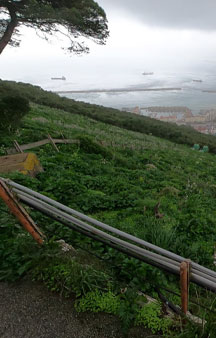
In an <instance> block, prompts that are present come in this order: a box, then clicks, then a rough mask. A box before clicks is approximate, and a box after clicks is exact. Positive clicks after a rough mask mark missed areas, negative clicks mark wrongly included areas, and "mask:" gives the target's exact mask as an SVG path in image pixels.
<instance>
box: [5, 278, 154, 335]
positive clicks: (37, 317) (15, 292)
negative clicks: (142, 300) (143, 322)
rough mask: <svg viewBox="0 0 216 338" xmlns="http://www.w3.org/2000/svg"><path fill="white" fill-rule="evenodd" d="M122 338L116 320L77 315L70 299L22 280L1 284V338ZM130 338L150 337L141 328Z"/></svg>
mask: <svg viewBox="0 0 216 338" xmlns="http://www.w3.org/2000/svg"><path fill="white" fill-rule="evenodd" d="M117 337H118V338H123V337H124V336H123V334H122V332H121V326H120V322H119V321H118V319H117V318H116V317H114V316H112V315H107V314H103V313H98V314H94V313H81V314H78V313H77V312H76V311H75V310H74V307H73V301H72V300H71V299H65V298H61V297H60V296H59V295H56V294H53V293H51V292H49V291H47V290H46V289H45V288H44V286H43V285H39V284H35V283H31V282H28V281H24V282H23V281H22V282H20V283H16V284H15V285H12V284H7V283H0V338H117ZM128 337H130V338H138V337H139V338H142V337H152V336H151V334H150V333H149V332H146V331H145V330H143V328H142V329H141V328H136V329H132V330H131V331H130V333H129V335H128Z"/></svg>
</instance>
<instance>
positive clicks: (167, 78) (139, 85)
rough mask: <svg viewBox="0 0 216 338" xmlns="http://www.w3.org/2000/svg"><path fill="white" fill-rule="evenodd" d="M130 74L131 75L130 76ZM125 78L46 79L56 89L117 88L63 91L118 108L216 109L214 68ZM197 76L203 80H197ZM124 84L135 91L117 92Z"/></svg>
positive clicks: (78, 97)
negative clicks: (116, 79) (167, 89)
mask: <svg viewBox="0 0 216 338" xmlns="http://www.w3.org/2000/svg"><path fill="white" fill-rule="evenodd" d="M129 75H130V76H129ZM129 75H128V76H125V78H124V77H123V78H121V81H115V76H114V80H113V81H110V82H106V79H104V81H103V79H101V81H95V82H94V79H93V80H92V81H91V80H90V79H89V78H88V79H86V81H85V79H82V83H73V82H71V81H70V80H68V79H66V81H57V82H55V83H54V81H53V82H49V83H46V85H45V86H43V87H45V89H49V90H53V91H64V90H65V91H70V90H71V91H76V90H92V89H93V90H95V89H99V90H103V89H105V90H106V89H108V90H113V91H109V92H106V91H104V92H103V91H102V92H94V93H86V92H85V93H61V94H60V95H61V96H65V97H67V98H70V99H75V100H78V101H83V102H87V103H93V104H97V105H103V106H106V107H113V108H118V109H123V108H131V107H135V106H139V107H150V106H187V107H188V108H189V109H191V110H192V112H193V113H194V114H197V113H199V112H200V110H208V109H216V93H209V92H204V91H205V90H210V91H214V90H215V91H216V73H214V72H212V71H211V72H207V71H206V72H191V73H190V72H187V73H186V72H164V73H163V72H157V73H154V74H153V75H142V73H141V72H139V74H134V76H133V74H129ZM194 80H201V82H196V81H194ZM118 88H124V89H129V90H133V91H129V92H125V91H122V92H121V91H120V92H115V89H118ZM155 88H181V90H169V91H162V90H161V91H143V92H142V91H136V89H155Z"/></svg>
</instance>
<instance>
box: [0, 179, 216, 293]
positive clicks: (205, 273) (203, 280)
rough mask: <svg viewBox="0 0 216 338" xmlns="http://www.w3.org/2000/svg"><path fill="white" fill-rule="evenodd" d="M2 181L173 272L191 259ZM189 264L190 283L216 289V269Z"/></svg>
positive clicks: (81, 228) (25, 198) (29, 200)
mask: <svg viewBox="0 0 216 338" xmlns="http://www.w3.org/2000/svg"><path fill="white" fill-rule="evenodd" d="M2 180H3V181H4V182H5V183H6V184H7V185H8V186H9V187H10V188H11V191H12V192H14V193H15V194H16V195H17V196H18V198H19V199H20V200H21V201H22V202H24V203H25V204H27V205H29V206H31V207H32V208H34V209H36V210H39V211H40V212H42V213H43V214H45V215H47V216H49V217H51V218H52V219H55V220H57V221H59V222H60V223H62V224H64V225H66V226H68V227H70V228H71V229H73V230H75V231H78V232H80V233H82V234H84V235H86V236H88V237H90V238H93V239H94V240H97V241H100V242H102V243H105V244H107V245H109V246H110V247H113V248H115V249H116V250H118V251H121V252H123V253H125V254H127V255H129V256H131V257H135V258H137V259H139V260H140V261H143V262H146V263H148V264H151V265H153V266H155V267H158V268H160V269H163V270H165V271H167V272H169V273H172V274H175V275H180V274H181V263H182V262H185V261H187V260H186V259H185V258H184V257H182V256H179V255H177V254H175V253H173V252H170V251H168V250H165V249H163V248H160V247H158V246H156V245H153V244H151V243H149V242H146V241H144V240H142V239H140V238H137V237H135V236H132V235H130V234H128V233H126V232H123V231H120V230H118V229H116V228H114V227H111V226H109V225H107V224H105V223H102V222H99V221H97V220H95V219H93V218H91V217H89V216H86V215H84V214H82V213H80V212H78V211H76V210H73V209H71V208H69V207H67V206H65V205H63V204H61V203H59V202H56V201H54V200H52V199H50V198H48V197H47V196H44V195H42V194H39V193H37V192H35V191H33V190H31V189H29V188H26V187H24V186H22V185H20V184H17V183H15V182H13V181H10V180H5V179H2ZM189 264H190V276H189V279H190V282H193V283H195V284H197V285H200V286H202V287H205V288H207V289H208V290H211V291H213V292H216V271H213V270H210V269H208V268H206V267H203V266H201V265H199V264H197V263H195V262H192V261H189ZM188 271H189V270H188Z"/></svg>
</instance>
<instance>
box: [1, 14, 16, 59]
mask: <svg viewBox="0 0 216 338" xmlns="http://www.w3.org/2000/svg"><path fill="white" fill-rule="evenodd" d="M8 10H9V13H10V17H11V21H10V22H9V23H8V26H7V28H6V30H5V32H4V34H3V36H2V38H1V39H0V54H1V53H2V52H3V50H4V49H5V47H6V46H7V44H8V43H9V42H10V40H11V37H12V35H13V32H14V29H15V28H16V26H17V24H18V21H17V17H16V13H15V12H13V11H11V9H9V8H8Z"/></svg>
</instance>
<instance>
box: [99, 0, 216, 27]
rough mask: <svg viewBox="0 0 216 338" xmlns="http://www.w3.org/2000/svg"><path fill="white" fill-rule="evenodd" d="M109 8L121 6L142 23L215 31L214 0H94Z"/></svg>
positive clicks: (215, 14)
mask: <svg viewBox="0 0 216 338" xmlns="http://www.w3.org/2000/svg"><path fill="white" fill-rule="evenodd" d="M98 2H99V4H100V5H101V6H102V7H103V8H104V9H105V11H106V12H107V15H108V17H109V10H110V11H113V10H115V9H122V10H124V11H127V12H129V13H130V14H131V15H133V16H135V17H136V18H137V19H138V20H141V21H142V22H143V23H144V24H147V25H151V26H159V27H165V28H166V27H168V28H170V27H171V28H177V29H178V28H180V29H196V30H197V29H198V30H212V31H214V30H216V1H215V0H98Z"/></svg>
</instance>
